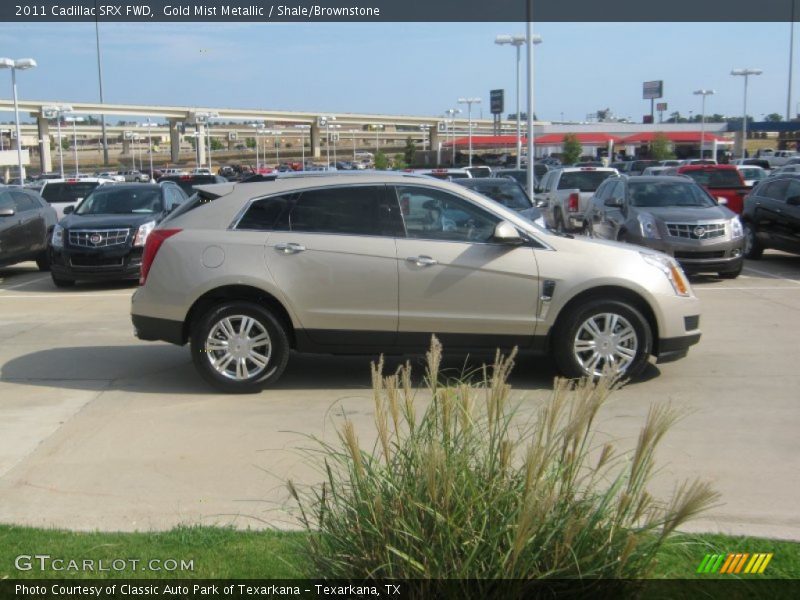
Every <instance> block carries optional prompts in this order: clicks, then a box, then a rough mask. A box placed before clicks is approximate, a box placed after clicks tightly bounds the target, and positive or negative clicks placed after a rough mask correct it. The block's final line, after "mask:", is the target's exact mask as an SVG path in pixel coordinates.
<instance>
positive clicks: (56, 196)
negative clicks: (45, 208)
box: [42, 181, 98, 204]
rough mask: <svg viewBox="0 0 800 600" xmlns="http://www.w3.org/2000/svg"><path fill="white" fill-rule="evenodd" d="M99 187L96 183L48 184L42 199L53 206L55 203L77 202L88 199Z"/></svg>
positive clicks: (43, 191)
mask: <svg viewBox="0 0 800 600" xmlns="http://www.w3.org/2000/svg"><path fill="white" fill-rule="evenodd" d="M97 186H98V183H97V182H96V181H91V182H90V181H76V182H75V183H71V182H66V181H65V182H63V183H48V184H47V185H45V186H44V189H43V190H42V197H43V198H44V199H45V200H47V201H48V202H50V203H51V204H52V203H54V202H77V201H78V200H80V199H81V198H86V196H88V195H89V194H90V193H91V192H92V190H93V189H94V188H96V187H97Z"/></svg>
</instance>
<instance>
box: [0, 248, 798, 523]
mask: <svg viewBox="0 0 800 600" xmlns="http://www.w3.org/2000/svg"><path fill="white" fill-rule="evenodd" d="M694 289H695V291H696V293H697V294H698V296H699V297H700V298H701V300H702V302H703V317H702V322H701V325H702V329H703V332H704V335H703V339H702V340H701V342H700V344H699V345H698V346H696V347H694V348H693V349H692V350H691V352H690V354H689V356H688V357H687V358H685V359H683V360H680V361H677V362H674V363H668V364H664V365H658V366H651V367H650V368H649V369H648V371H647V372H646V374H645V377H643V378H642V380H641V381H638V382H636V383H634V384H631V385H628V386H627V387H626V388H624V389H622V390H620V391H619V392H618V393H616V394H615V395H614V396H613V397H612V399H611V400H610V402H609V404H608V405H607V406H606V407H605V408H604V409H603V411H602V413H601V415H600V419H599V422H598V428H599V429H600V430H601V431H602V432H603V433H604V435H605V436H608V437H611V438H614V439H616V440H618V441H619V444H620V445H621V446H622V447H623V448H625V447H630V446H631V445H632V444H633V443H634V442H635V438H636V435H637V433H638V428H639V427H640V425H641V424H642V422H643V420H644V417H645V415H646V413H647V409H648V406H649V405H650V404H651V403H654V402H671V403H672V404H673V405H674V406H676V407H677V408H679V409H680V410H681V411H682V413H683V414H684V418H683V419H682V420H681V421H680V422H679V423H678V424H677V425H676V426H675V427H674V429H673V430H672V431H671V432H670V434H668V436H667V437H666V438H665V441H664V443H663V445H662V448H661V451H660V452H659V456H658V464H659V466H660V467H661V470H660V471H659V474H658V477H657V479H656V481H655V482H654V484H653V487H652V491H653V493H654V495H656V497H665V496H666V495H668V494H669V493H670V492H671V491H672V489H673V486H674V483H675V482H676V481H677V480H682V479H685V478H694V477H701V478H704V479H710V480H711V481H712V482H713V483H714V485H715V487H716V488H717V489H718V490H719V491H720V492H721V493H722V500H721V504H720V506H718V507H717V508H715V509H714V510H712V511H710V512H709V513H708V514H707V515H706V516H704V518H703V519H702V520H698V521H695V522H693V523H692V524H691V529H693V530H698V531H723V532H730V533H747V534H752V535H764V536H774V537H782V538H791V539H800V517H799V516H798V513H797V508H796V498H797V497H798V495H799V494H800V478H798V477H797V473H798V472H800V436H798V435H797V432H798V429H799V428H798V425H799V424H800V418H798V391H797V390H798V389H800V369H798V368H797V356H798V353H797V339H798V337H800V318H799V317H800V314H799V313H800V257H794V256H788V255H783V254H779V253H773V252H767V253H766V254H765V257H764V259H763V260H762V261H758V262H748V263H747V266H746V268H745V271H744V274H743V275H742V276H741V277H740V278H738V279H736V280H726V281H722V280H718V279H715V278H703V277H698V278H696V279H695V280H694ZM132 291H133V288H132V287H130V286H125V285H79V286H77V287H76V288H74V289H72V290H68V291H62V290H56V289H55V288H54V287H53V286H52V284H51V282H50V280H49V276H47V274H41V273H39V272H38V271H36V270H35V267H34V266H33V265H31V264H25V265H21V266H18V267H15V268H9V269H0V339H2V340H3V344H2V346H0V522H7V523H18V524H28V525H39V526H56V527H65V528H70V529H81V530H90V529H91V530H93V529H100V530H136V529H139V530H141V529H166V528H170V527H172V526H175V525H177V524H181V523H204V524H234V525H236V526H241V527H247V526H251V527H262V526H266V525H277V526H281V527H291V526H296V521H295V520H293V518H292V516H291V515H290V514H289V512H288V511H287V510H286V509H287V508H288V507H290V506H291V505H290V503H289V502H288V494H287V493H286V491H285V486H284V482H285V480H286V479H287V478H289V477H291V478H292V479H295V480H298V481H300V482H311V481H316V480H317V479H318V477H319V475H318V474H317V473H316V472H315V471H314V470H313V469H312V468H311V467H310V466H309V464H308V462H307V460H306V458H305V457H304V456H303V455H302V454H301V453H300V451H299V450H298V449H299V448H301V447H303V446H308V445H309V442H308V439H307V437H306V436H308V435H317V436H322V437H325V438H326V439H330V438H331V435H332V426H331V418H332V417H333V416H334V415H336V414H338V413H340V412H341V411H342V410H346V412H347V414H348V417H349V418H350V419H351V420H352V421H353V422H354V424H355V425H356V428H357V429H358V430H359V431H360V432H361V433H362V436H363V437H364V442H365V443H369V433H368V432H369V431H370V429H369V423H370V419H371V416H372V399H371V393H370V391H369V383H370V379H369V361H370V359H369V358H357V357H348V358H331V357H321V356H311V357H297V356H294V357H292V359H291V361H290V365H289V368H288V369H287V372H286V375H285V376H284V378H283V379H282V380H281V382H280V384H279V387H278V388H276V389H271V390H267V391H264V392H262V393H261V394H259V395H255V396H224V395H218V394H216V393H213V392H211V391H210V390H209V389H208V388H207V387H206V386H205V385H204V384H203V383H202V382H201V381H200V380H199V379H198V377H197V376H196V375H195V372H194V369H193V367H192V365H191V362H190V358H189V354H188V351H187V349H186V348H178V347H173V346H170V345H167V344H160V343H145V342H139V341H138V340H136V339H135V338H134V337H133V335H132V329H131V325H130V320H129V316H128V310H129V302H130V295H131V293H132ZM396 364H397V361H391V366H392V367H393V366H395V365H396ZM472 364H473V365H475V364H479V362H476V361H473V363H472ZM447 366H448V368H451V369H452V370H453V372H454V373H457V372H458V371H459V370H460V368H461V367H462V366H463V363H462V361H461V360H460V359H451V360H449V361H448V363H447ZM552 377H553V370H552V366H551V365H550V363H549V361H546V360H540V359H532V358H526V357H523V358H521V359H520V360H519V361H518V366H517V368H516V370H515V372H514V374H513V376H512V383H513V385H514V388H515V390H516V392H515V393H516V394H517V398H518V399H519V400H520V401H521V402H522V406H523V407H524V409H525V410H531V411H532V410H533V409H534V408H535V407H536V406H537V404H538V403H540V402H544V401H546V400H547V398H548V394H549V391H548V390H549V389H550V388H551V386H552Z"/></svg>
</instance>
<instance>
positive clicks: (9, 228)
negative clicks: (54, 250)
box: [0, 188, 57, 271]
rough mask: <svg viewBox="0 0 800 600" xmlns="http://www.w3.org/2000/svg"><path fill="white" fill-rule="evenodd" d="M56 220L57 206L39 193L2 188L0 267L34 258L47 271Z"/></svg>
mask: <svg viewBox="0 0 800 600" xmlns="http://www.w3.org/2000/svg"><path fill="white" fill-rule="evenodd" d="M56 220H57V218H56V211H55V209H54V208H53V207H52V206H50V205H49V204H48V203H47V202H46V201H45V200H44V198H42V197H41V196H40V195H39V194H37V193H35V192H33V191H31V190H26V189H19V188H18V189H14V188H0V267H5V266H8V265H13V264H16V263H20V262H24V261H26V260H35V261H36V264H37V265H38V267H39V269H41V270H42V271H46V270H47V269H48V268H49V264H50V263H49V261H48V255H47V240H48V237H49V235H50V232H51V231H52V229H53V227H54V226H55V224H56Z"/></svg>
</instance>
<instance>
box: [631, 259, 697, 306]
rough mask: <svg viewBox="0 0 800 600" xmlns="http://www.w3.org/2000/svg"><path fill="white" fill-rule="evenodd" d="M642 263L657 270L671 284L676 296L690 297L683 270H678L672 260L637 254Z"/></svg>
mask: <svg viewBox="0 0 800 600" xmlns="http://www.w3.org/2000/svg"><path fill="white" fill-rule="evenodd" d="M639 254H640V255H641V257H642V258H643V259H644V261H645V262H646V263H647V264H649V265H652V266H654V267H656V268H657V269H659V270H660V271H661V272H662V273H664V275H665V276H666V278H667V279H669V282H670V283H671V284H672V289H673V290H675V293H676V294H678V296H691V295H692V288H690V287H689V282H688V281H687V280H686V275H684V274H683V269H681V268H680V266H679V265H678V263H676V262H675V260H674V259H672V258H670V257H669V256H667V255H665V254H663V255H662V254H648V253H645V252H640V253H639Z"/></svg>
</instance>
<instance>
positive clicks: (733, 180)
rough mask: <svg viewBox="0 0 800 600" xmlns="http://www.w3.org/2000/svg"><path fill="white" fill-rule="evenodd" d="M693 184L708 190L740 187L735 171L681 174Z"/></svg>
mask: <svg viewBox="0 0 800 600" xmlns="http://www.w3.org/2000/svg"><path fill="white" fill-rule="evenodd" d="M683 174H684V175H688V176H689V177H691V178H692V179H693V180H694V181H695V182H697V183H699V184H700V185H704V186H706V187H710V188H732V187H733V188H738V187H742V180H741V178H740V177H739V172H738V171H736V170H735V169H697V170H689V171H685V172H684V173H683Z"/></svg>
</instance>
